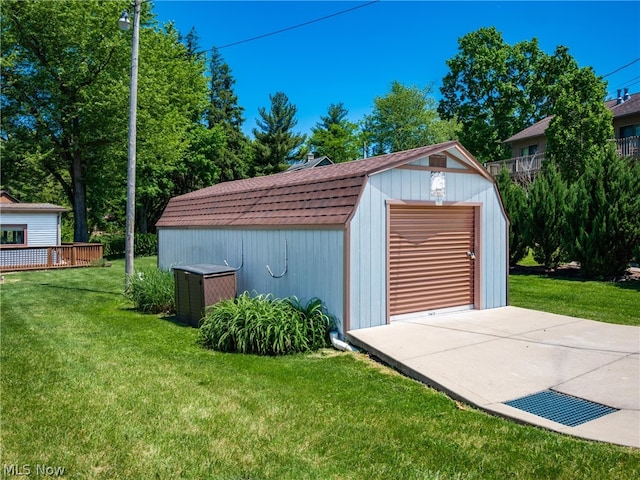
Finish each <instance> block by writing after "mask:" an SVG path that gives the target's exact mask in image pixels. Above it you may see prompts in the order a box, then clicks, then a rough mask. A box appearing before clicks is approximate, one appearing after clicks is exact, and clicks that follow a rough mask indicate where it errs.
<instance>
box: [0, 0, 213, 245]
mask: <svg viewBox="0 0 640 480" xmlns="http://www.w3.org/2000/svg"><path fill="white" fill-rule="evenodd" d="M128 6H129V5H128V2H124V1H122V2H100V1H82V2H79V1H69V2H26V1H25V2H23V1H18V2H14V1H7V2H4V3H3V7H4V9H3V13H4V15H3V16H2V19H1V21H2V38H3V41H2V47H1V48H2V62H3V68H2V79H1V80H2V107H3V116H2V141H3V143H4V145H3V153H4V154H6V157H4V158H3V163H4V162H6V161H10V162H12V163H13V162H15V163H16V164H24V163H27V162H28V163H29V165H31V166H32V167H33V168H35V169H37V170H39V171H41V172H43V173H44V174H46V176H47V178H51V179H54V180H55V181H56V182H57V183H58V184H59V185H60V189H61V191H62V192H64V195H65V197H66V198H67V199H68V202H69V204H70V205H71V206H72V209H73V215H74V239H75V240H76V241H86V240H87V238H88V230H89V225H90V222H91V223H100V222H101V221H102V218H103V217H104V216H105V215H107V214H110V213H114V214H116V215H120V214H121V212H122V210H123V207H124V200H125V198H126V195H125V188H124V185H125V184H126V183H125V180H124V179H125V177H126V161H127V149H126V144H127V143H126V138H127V121H126V119H127V112H128V99H129V69H130V58H131V56H130V52H131V50H130V48H131V39H130V33H129V34H127V33H124V32H120V31H119V30H118V28H117V26H116V21H115V20H114V19H117V18H118V17H119V16H120V14H121V13H122V11H123V10H124V9H126V8H127V7H128ZM149 8H150V7H149V4H147V3H143V13H142V20H143V25H145V28H142V29H141V32H140V50H141V52H142V55H141V61H140V76H139V83H138V88H139V94H138V149H137V167H138V168H137V170H138V174H137V184H138V187H137V192H136V193H137V199H138V205H137V207H138V208H139V215H138V219H139V221H140V225H141V226H142V228H143V229H144V228H145V227H144V226H145V225H146V224H148V223H150V222H151V221H153V218H154V216H157V210H158V209H160V208H163V207H162V206H161V204H162V202H163V201H165V199H167V196H170V195H171V192H172V188H173V184H172V181H171V178H172V175H173V172H174V171H175V170H176V168H178V167H177V166H178V165H179V164H180V162H182V161H183V159H184V155H185V153H186V152H187V151H188V145H189V139H190V134H189V132H190V125H191V123H192V121H193V119H194V118H195V117H197V116H199V115H201V114H202V111H203V108H204V106H205V104H206V83H205V80H204V76H203V70H204V65H203V64H202V62H201V61H199V60H198V59H197V58H193V57H191V58H190V57H189V55H187V54H186V49H185V47H184V46H183V45H182V44H180V42H179V39H178V35H177V32H176V31H175V30H174V29H173V28H172V27H171V26H168V27H167V28H166V29H161V28H159V27H158V26H157V24H156V23H155V22H154V19H153V16H152V14H151V12H150V10H149ZM177 85H179V86H180V88H177ZM198 112H200V113H198ZM14 171H16V173H17V174H18V175H19V174H20V172H19V171H17V169H14ZM194 174H197V173H196V172H194Z"/></svg>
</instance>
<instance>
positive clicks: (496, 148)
mask: <svg viewBox="0 0 640 480" xmlns="http://www.w3.org/2000/svg"><path fill="white" fill-rule="evenodd" d="M543 55H544V53H543V52H542V51H541V50H540V48H539V46H538V41H537V40H536V39H535V38H534V39H533V40H531V41H523V42H519V43H517V44H515V45H509V44H508V43H506V42H505V41H504V39H503V38H502V34H501V33H500V32H498V31H497V30H496V29H495V28H494V27H490V28H480V29H479V30H477V31H474V32H471V33H468V34H466V35H464V36H463V37H461V38H460V39H459V40H458V53H457V54H456V55H455V56H454V57H453V58H451V59H449V60H447V66H448V67H449V70H450V71H449V73H447V75H445V77H444V78H443V80H442V87H441V88H440V92H441V93H442V99H441V100H440V102H439V105H438V112H440V115H441V116H442V118H445V119H457V120H458V121H459V122H460V124H461V130H460V133H459V139H460V141H461V143H462V144H463V145H464V146H465V147H466V148H467V149H468V150H469V151H470V152H471V153H473V154H474V155H475V156H476V157H477V158H478V159H479V160H480V161H485V162H486V161H492V160H500V159H503V158H507V157H508V156H509V153H510V152H509V148H508V147H507V146H506V145H505V144H504V143H503V142H504V141H505V140H506V139H507V138H509V137H511V136H512V135H514V134H515V133H517V132H519V131H520V130H523V129H524V128H526V127H528V126H530V125H532V124H533V123H534V122H536V121H538V120H540V119H541V118H543V117H544V116H546V114H547V112H546V111H544V108H543V106H544V105H545V104H544V102H542V101H535V100H534V98H533V96H532V94H531V89H532V88H534V86H535V88H536V94H537V95H538V96H539V98H543V97H544V93H545V90H544V89H542V88H540V86H539V85H538V84H537V83H536V82H535V81H534V80H535V74H536V69H537V68H538V64H539V60H540V58H541V57H543Z"/></svg>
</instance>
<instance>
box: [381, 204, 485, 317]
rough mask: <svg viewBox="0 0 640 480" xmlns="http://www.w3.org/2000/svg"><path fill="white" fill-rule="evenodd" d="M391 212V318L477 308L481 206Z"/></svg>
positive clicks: (394, 206) (413, 207)
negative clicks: (442, 310)
mask: <svg viewBox="0 0 640 480" xmlns="http://www.w3.org/2000/svg"><path fill="white" fill-rule="evenodd" d="M389 210H390V211H389V215H390V229H389V243H388V244H389V313H390V315H391V317H392V318H393V317H394V316H397V315H401V314H407V313H415V312H423V311H435V310H441V309H445V308H453V307H463V308H465V307H467V308H472V307H474V306H475V305H476V298H475V292H476V287H475V283H476V282H475V279H476V275H475V264H476V254H475V251H476V250H478V251H479V249H477V248H476V243H475V231H476V221H475V220H476V216H477V211H478V209H477V207H474V206H457V207H456V206H447V207H444V206H420V205H406V204H390V209H389Z"/></svg>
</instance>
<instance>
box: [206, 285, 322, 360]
mask: <svg viewBox="0 0 640 480" xmlns="http://www.w3.org/2000/svg"><path fill="white" fill-rule="evenodd" d="M333 324H334V322H333V319H332V318H331V317H330V316H329V315H328V314H327V312H326V309H325V307H324V305H323V304H322V302H321V301H320V300H319V299H317V298H314V299H312V300H311V301H309V302H308V303H307V304H306V305H303V304H302V303H301V302H300V301H299V300H298V299H297V298H295V297H292V298H285V299H277V298H274V297H273V296H272V295H258V296H255V297H252V296H251V295H250V294H249V292H244V293H243V294H242V295H240V296H239V297H238V298H236V299H233V300H225V301H223V302H220V303H218V304H216V305H214V306H213V307H211V308H210V309H209V311H208V312H207V314H206V315H205V317H204V319H203V320H202V324H201V326H200V331H199V337H198V340H199V343H200V344H201V345H202V346H204V347H207V348H212V349H215V350H220V351H223V352H239V353H253V354H258V355H286V354H290V353H297V352H306V351H312V350H317V349H318V348H321V347H324V346H327V345H328V333H329V330H330V329H331V328H332V327H333Z"/></svg>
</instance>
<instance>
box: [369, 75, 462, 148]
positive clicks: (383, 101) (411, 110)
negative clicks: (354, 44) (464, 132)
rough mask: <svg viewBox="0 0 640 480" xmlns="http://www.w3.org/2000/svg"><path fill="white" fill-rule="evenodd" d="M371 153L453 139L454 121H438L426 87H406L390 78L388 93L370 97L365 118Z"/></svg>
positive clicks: (455, 128) (431, 98)
mask: <svg viewBox="0 0 640 480" xmlns="http://www.w3.org/2000/svg"><path fill="white" fill-rule="evenodd" d="M364 129H365V130H366V131H367V133H368V137H369V139H370V142H371V145H370V148H372V149H373V152H374V154H382V153H392V152H397V151H401V150H408V149H411V148H417V147H421V146H424V145H431V144H435V143H440V142H443V141H446V140H453V139H455V138H457V131H458V127H457V124H456V122H455V120H452V121H445V120H441V119H440V117H439V116H438V112H437V111H436V102H435V100H434V99H433V97H432V96H431V89H430V88H429V87H426V88H419V87H416V86H410V87H407V86H405V85H402V84H401V83H399V82H397V81H394V82H392V83H391V88H390V90H389V93H387V94H386V95H385V96H383V97H376V98H375V99H374V107H373V112H372V114H371V115H368V116H366V117H365V120H364Z"/></svg>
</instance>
